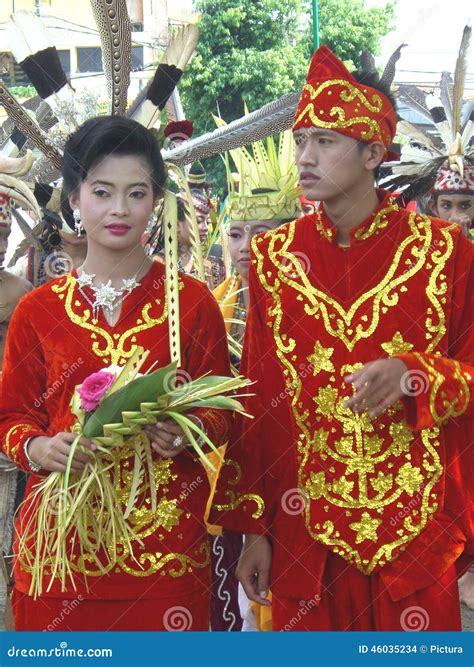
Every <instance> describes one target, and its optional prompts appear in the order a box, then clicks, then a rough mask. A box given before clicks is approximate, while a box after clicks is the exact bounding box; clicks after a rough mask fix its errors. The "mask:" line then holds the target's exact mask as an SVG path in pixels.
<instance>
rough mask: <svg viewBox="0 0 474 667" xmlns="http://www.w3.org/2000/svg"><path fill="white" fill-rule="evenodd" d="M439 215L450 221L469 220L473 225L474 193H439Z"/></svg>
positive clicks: (437, 203) (437, 205) (437, 206)
mask: <svg viewBox="0 0 474 667" xmlns="http://www.w3.org/2000/svg"><path fill="white" fill-rule="evenodd" d="M436 208H437V215H438V217H439V218H442V219H443V220H448V221H449V222H458V223H460V222H466V223H467V222H468V219H469V226H472V223H473V222H474V195H470V194H459V195H453V194H446V195H441V194H440V195H438V197H437V200H436Z"/></svg>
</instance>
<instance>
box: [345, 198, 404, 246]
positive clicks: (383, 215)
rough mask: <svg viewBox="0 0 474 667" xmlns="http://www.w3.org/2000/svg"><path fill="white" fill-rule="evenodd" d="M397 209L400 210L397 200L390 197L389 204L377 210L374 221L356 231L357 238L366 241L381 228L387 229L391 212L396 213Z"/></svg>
mask: <svg viewBox="0 0 474 667" xmlns="http://www.w3.org/2000/svg"><path fill="white" fill-rule="evenodd" d="M395 211H398V206H397V204H396V202H395V200H394V199H392V198H390V199H389V201H388V205H387V206H386V207H385V208H382V209H381V210H380V211H377V213H376V214H375V216H374V219H373V220H372V222H370V223H369V224H368V225H367V226H365V227H362V228H361V229H358V230H357V231H356V232H355V234H354V236H355V238H356V239H357V240H358V241H366V240H367V239H370V237H371V236H373V235H374V234H376V233H377V232H379V231H380V230H382V229H385V228H386V227H387V225H388V223H389V218H388V216H389V214H390V213H394V212H395Z"/></svg>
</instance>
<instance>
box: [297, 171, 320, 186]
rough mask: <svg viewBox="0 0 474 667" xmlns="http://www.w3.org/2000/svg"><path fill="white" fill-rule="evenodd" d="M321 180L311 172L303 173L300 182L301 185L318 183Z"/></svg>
mask: <svg viewBox="0 0 474 667" xmlns="http://www.w3.org/2000/svg"><path fill="white" fill-rule="evenodd" d="M320 180H321V179H320V178H319V176H316V174H312V173H311V172H310V171H303V173H302V174H301V175H300V182H301V183H316V182H317V181H320Z"/></svg>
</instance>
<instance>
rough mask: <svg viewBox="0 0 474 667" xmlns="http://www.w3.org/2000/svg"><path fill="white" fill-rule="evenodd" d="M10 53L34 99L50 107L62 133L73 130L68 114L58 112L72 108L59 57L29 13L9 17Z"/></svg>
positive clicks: (40, 24) (40, 23) (43, 27)
mask: <svg viewBox="0 0 474 667" xmlns="http://www.w3.org/2000/svg"><path fill="white" fill-rule="evenodd" d="M6 34H7V38H8V40H9V44H10V49H11V51H12V53H13V55H14V56H15V60H16V61H17V62H18V63H19V65H20V67H21V68H22V70H23V71H24V72H25V74H26V75H27V76H28V78H29V80H30V82H31V83H32V85H33V86H34V87H35V88H36V90H37V92H38V95H39V96H40V97H41V98H42V99H43V100H44V101H45V102H46V103H47V104H48V105H49V106H50V107H51V109H52V110H53V112H54V114H55V115H56V116H57V117H58V118H59V119H60V120H61V122H62V124H63V125H64V127H65V128H66V131H68V132H71V131H73V130H74V129H75V127H76V126H75V124H74V123H73V122H71V116H70V114H68V113H66V112H64V113H63V112H62V107H63V106H64V104H65V103H66V104H70V105H71V104H72V100H73V97H74V90H73V88H72V87H71V85H70V83H69V81H68V79H67V76H66V73H65V72H64V70H63V67H62V65H61V61H60V60H59V54H58V51H57V49H56V47H55V46H54V44H53V41H52V39H51V37H50V35H49V33H48V30H47V27H46V25H45V24H44V23H43V21H42V20H41V19H40V18H39V17H38V16H36V15H35V14H33V13H31V12H23V11H22V12H16V13H15V14H12V17H11V19H10V21H9V22H8V23H7V26H6Z"/></svg>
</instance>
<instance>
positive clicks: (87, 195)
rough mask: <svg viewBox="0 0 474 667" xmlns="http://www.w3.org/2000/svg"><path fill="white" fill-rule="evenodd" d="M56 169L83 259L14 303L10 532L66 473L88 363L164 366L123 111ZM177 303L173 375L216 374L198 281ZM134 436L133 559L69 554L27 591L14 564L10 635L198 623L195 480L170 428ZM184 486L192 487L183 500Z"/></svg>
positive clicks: (164, 323)
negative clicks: (148, 473) (14, 488)
mask: <svg viewBox="0 0 474 667" xmlns="http://www.w3.org/2000/svg"><path fill="white" fill-rule="evenodd" d="M62 171H63V178H64V182H63V196H64V197H67V198H68V200H69V203H70V205H71V206H72V208H73V210H74V211H75V217H76V219H77V220H78V221H79V220H80V223H81V224H82V225H83V227H84V228H85V231H86V233H87V238H88V250H87V256H86V259H85V261H84V263H83V264H82V266H80V267H79V268H78V269H77V270H73V271H72V272H71V273H69V274H66V275H65V276H62V277H60V278H57V279H55V280H52V281H50V282H49V283H47V284H45V285H43V286H41V287H39V288H37V289H36V290H34V291H33V292H31V293H30V294H29V295H27V296H26V297H24V298H23V299H22V300H21V301H20V303H19V305H18V307H17V309H16V311H15V313H14V316H13V318H12V321H11V324H10V328H9V331H8V339H7V343H6V349H5V357H4V365H3V382H2V393H1V397H0V436H1V441H2V446H3V449H4V452H5V454H6V455H7V456H9V457H10V458H11V459H12V460H13V461H14V462H15V463H16V464H17V465H18V466H19V467H20V468H21V469H23V470H27V471H30V472H31V473H32V474H31V475H30V478H29V482H28V487H27V491H26V501H25V505H24V506H23V509H22V511H21V512H20V516H19V520H18V525H17V530H18V531H19V532H20V533H21V530H22V525H24V519H25V514H26V512H27V508H28V505H29V503H30V502H31V493H32V489H33V487H34V486H35V485H36V484H37V483H38V482H39V481H41V479H42V478H44V476H45V475H48V474H49V473H50V472H51V471H64V470H65V467H66V461H67V458H68V453H69V449H70V445H71V442H72V441H73V438H74V434H72V433H71V428H72V426H73V423H74V417H73V415H72V414H71V412H70V409H69V401H70V399H71V396H72V394H73V391H74V387H75V386H76V385H78V384H80V383H81V382H82V381H83V380H84V378H85V377H87V376H88V375H89V374H91V373H93V372H95V371H98V370H99V369H101V368H104V367H107V366H109V365H110V364H118V365H123V364H124V363H125V362H126V361H127V359H128V358H130V356H131V355H132V353H133V352H134V350H135V349H136V347H137V346H141V347H143V348H145V349H147V350H150V355H149V357H148V359H147V362H146V363H147V364H148V365H149V366H150V365H152V364H153V363H155V362H157V363H158V364H159V366H165V365H167V364H168V363H169V362H170V352H169V334H168V312H169V304H168V302H167V298H166V293H165V267H164V266H163V265H162V264H159V263H156V262H152V261H151V259H150V258H149V257H148V256H147V255H146V254H145V252H144V250H143V247H142V245H141V242H140V241H141V237H142V234H143V232H144V230H145V227H146V225H147V222H148V220H149V219H150V216H151V214H152V211H153V208H154V206H155V205H156V203H157V201H158V200H159V199H160V198H161V197H162V193H163V187H164V180H165V176H164V167H163V162H162V159H161V155H160V151H159V148H158V145H157V144H156V143H155V141H154V139H153V137H152V135H151V133H150V132H149V131H148V130H146V129H144V128H143V127H142V126H141V125H139V124H138V123H136V122H134V121H131V120H129V119H124V118H119V117H107V118H104V117H102V118H95V119H91V120H89V121H87V122H86V123H85V124H84V125H83V126H82V127H81V128H79V130H77V132H75V133H74V134H73V135H72V137H70V139H69V140H68V142H67V144H66V147H65V154H64V162H63V170H62ZM179 303H180V313H181V321H180V335H181V359H182V372H183V373H185V374H186V376H189V377H191V378H197V377H199V376H201V375H203V374H205V373H211V374H215V375H229V366H228V361H227V349H226V337H225V329H224V324H223V321H222V317H221V314H220V311H219V308H218V306H217V304H216V302H215V301H214V299H213V298H212V296H211V295H210V293H209V292H208V290H207V288H206V287H205V286H204V285H202V284H201V283H199V282H198V281H196V280H194V279H193V278H190V277H187V276H180V284H179ZM144 370H145V371H146V367H145V369H144ZM193 418H194V419H196V420H197V421H198V422H199V421H200V422H202V424H203V427H204V428H205V429H206V431H207V433H208V435H209V437H210V438H211V439H212V440H213V441H214V442H215V443H216V445H221V444H223V443H224V442H225V441H226V438H227V430H228V424H229V421H228V419H229V417H228V414H227V413H221V412H218V411H212V410H199V411H196V412H195V413H194V415H193ZM147 435H148V437H149V438H150V440H151V442H152V447H153V449H154V451H155V457H156V458H155V461H154V468H155V480H156V487H157V488H156V491H157V511H156V512H151V510H150V507H148V506H147V505H146V502H145V501H143V504H142V506H139V507H136V510H134V511H133V512H132V513H131V514H130V517H129V519H128V520H129V522H130V523H131V527H132V529H133V531H134V532H135V534H136V535H137V537H139V538H140V539H141V541H142V543H139V542H138V541H135V542H134V543H133V545H132V546H133V550H134V556H135V560H134V559H132V558H130V554H128V553H127V552H126V551H125V549H124V550H123V555H122V556H121V557H119V560H118V562H117V563H115V564H114V566H113V567H110V568H109V569H108V570H107V572H106V573H105V574H104V573H103V572H102V573H101V572H99V571H97V569H96V568H95V566H94V565H93V564H87V563H84V562H81V561H80V559H79V558H78V557H77V555H76V554H75V553H74V552H71V553H70V554H69V557H70V560H71V562H72V567H73V571H74V576H75V585H76V590H74V588H73V586H72V585H71V586H69V587H68V588H67V590H66V591H63V590H61V586H60V584H59V583H58V582H57V581H54V582H53V583H52V585H51V587H50V588H49V590H48V584H49V579H48V573H47V572H46V573H45V574H44V576H45V586H44V587H43V591H44V592H43V593H42V594H41V596H40V597H39V598H38V599H34V598H33V597H31V596H30V595H29V589H30V582H31V572H29V571H28V570H27V568H26V567H25V566H24V565H23V564H22V563H21V562H20V559H18V558H17V559H16V563H15V589H14V592H13V610H14V615H15V625H16V629H17V630H30V631H31V630H52V629H58V630H88V631H93V630H166V629H168V630H169V629H183V630H186V629H187V630H207V629H208V625H209V562H210V559H209V546H208V540H207V535H206V528H205V524H204V521H203V516H204V510H205V506H206V501H207V499H208V495H209V485H208V482H207V476H206V474H205V472H204V470H203V468H202V465H201V463H200V462H199V461H198V460H197V459H196V457H195V456H194V455H193V453H192V452H193V450H191V449H188V447H187V445H188V443H187V440H186V437H185V435H184V433H183V432H182V431H181V429H180V428H179V427H178V426H177V425H174V424H173V423H171V422H167V421H164V422H163V423H161V424H157V425H156V426H153V427H148V429H147ZM82 445H83V448H82V451H77V453H76V454H75V455H74V459H73V464H72V468H73V470H80V469H81V468H82V467H83V466H84V464H85V462H86V461H87V456H91V455H92V456H93V455H94V444H93V443H92V442H90V441H88V440H85V439H83V440H82ZM115 456H116V464H117V467H118V470H119V483H118V487H119V488H118V490H117V493H118V495H119V498H120V499H121V500H122V501H123V502H124V503H126V502H127V497H128V490H129V488H130V484H131V474H130V470H131V468H132V466H133V458H130V450H128V453H127V450H126V449H125V448H120V449H119V448H117V453H116V455H115ZM184 488H192V489H193V491H192V493H189V494H184V493H183V489H184ZM144 495H145V496H146V494H144ZM22 522H23V523H22ZM107 546H109V545H104V547H105V548H107ZM117 548H118V550H119V553H120V549H121V547H120V545H117ZM17 556H18V554H17ZM98 557H99V558H100V552H99V553H98ZM104 562H105V560H104ZM85 582H87V586H86V583H85ZM67 600H70V601H71V603H68V602H65V601H67ZM78 601H79V602H80V603H79V602H78ZM66 606H67V608H68V613H67V615H66V614H65V613H64V610H65V607H66ZM58 619H59V620H58Z"/></svg>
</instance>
